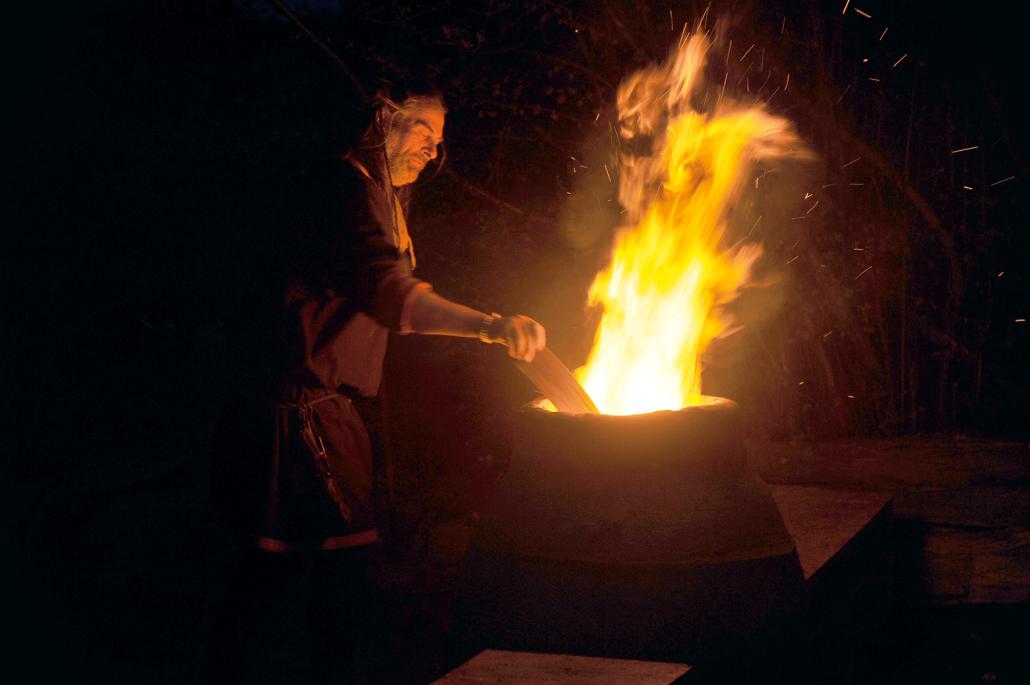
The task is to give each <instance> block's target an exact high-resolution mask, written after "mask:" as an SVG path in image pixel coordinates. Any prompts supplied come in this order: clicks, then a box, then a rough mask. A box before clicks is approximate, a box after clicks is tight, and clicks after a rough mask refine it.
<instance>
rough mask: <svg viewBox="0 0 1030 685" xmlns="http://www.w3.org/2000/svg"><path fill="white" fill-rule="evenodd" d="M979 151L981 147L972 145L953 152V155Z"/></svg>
mask: <svg viewBox="0 0 1030 685" xmlns="http://www.w3.org/2000/svg"><path fill="white" fill-rule="evenodd" d="M979 149H980V146H979V145H970V146H969V147H963V148H959V149H958V150H952V151H951V154H953V155H957V154H958V153H960V152H969V151H970V150H979Z"/></svg>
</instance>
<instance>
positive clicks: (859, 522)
mask: <svg viewBox="0 0 1030 685" xmlns="http://www.w3.org/2000/svg"><path fill="white" fill-rule="evenodd" d="M769 489H770V491H771V492H772V496H773V500H774V501H775V502H776V506H777V507H778V508H779V510H780V516H782V517H783V522H784V524H786V526H787V532H789V533H790V536H791V537H792V538H793V539H794V546H795V547H796V548H797V551H798V558H799V559H800V561H801V570H802V571H803V572H804V574H805V580H806V581H809V582H811V581H812V580H813V578H814V577H815V576H816V574H818V573H819V572H820V571H821V570H822V569H824V568H825V567H826V565H827V563H828V562H830V560H831V559H833V558H834V557H835V556H836V555H838V554H840V553H841V552H842V551H843V550H844V548H845V547H846V546H847V545H848V544H849V543H851V542H852V541H854V540H855V539H856V537H857V536H858V535H859V534H860V533H861V532H862V531H863V530H865V529H867V528H868V527H869V526H870V525H871V524H872V522H873V521H874V520H875V519H876V517H877V516H883V515H885V512H887V510H888V509H889V507H890V504H891V495H889V494H886V493H882V492H847V491H842V490H828V489H826V488H815V487H805V486H799V485H772V486H770V487H769Z"/></svg>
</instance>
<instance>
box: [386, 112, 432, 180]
mask: <svg viewBox="0 0 1030 685" xmlns="http://www.w3.org/2000/svg"><path fill="white" fill-rule="evenodd" d="M443 120H444V113H443V109H441V108H440V107H439V106H437V105H435V104H425V105H419V106H416V107H414V108H412V109H411V110H410V111H407V112H405V113H403V114H401V115H400V116H398V117H397V121H396V123H395V125H394V127H393V129H392V130H391V131H390V133H389V134H388V135H387V136H386V159H387V163H388V164H389V165H390V178H391V179H392V181H393V185H394V186H395V187H400V186H404V185H408V184H409V183H414V182H415V179H416V178H418V175H419V173H421V171H422V169H424V168H425V167H426V164H428V163H429V161H430V160H432V159H436V148H437V146H438V145H439V144H440V143H442V142H443Z"/></svg>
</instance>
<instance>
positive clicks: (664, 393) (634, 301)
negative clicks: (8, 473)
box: [576, 35, 799, 414]
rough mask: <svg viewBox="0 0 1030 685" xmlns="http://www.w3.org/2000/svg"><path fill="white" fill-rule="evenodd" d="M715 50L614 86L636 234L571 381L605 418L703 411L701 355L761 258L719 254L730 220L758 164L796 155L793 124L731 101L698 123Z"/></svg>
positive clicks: (616, 251) (752, 249)
mask: <svg viewBox="0 0 1030 685" xmlns="http://www.w3.org/2000/svg"><path fill="white" fill-rule="evenodd" d="M708 47H709V42H708V40H707V38H706V37H705V36H703V35H691V36H688V37H685V38H684V39H683V40H681V41H680V43H679V45H678V46H677V49H676V50H675V51H673V53H672V54H671V55H670V57H669V58H668V59H667V60H666V61H665V62H664V63H663V64H661V65H659V66H656V67H650V68H647V69H644V70H642V71H639V72H637V73H635V74H633V75H632V76H630V77H629V78H627V79H625V80H624V81H623V82H622V84H621V85H620V87H619V94H618V109H619V119H620V126H621V130H620V134H621V137H622V139H623V140H624V141H627V144H626V148H630V147H631V148H632V149H633V152H632V153H627V151H626V149H625V148H624V149H623V151H622V154H621V155H620V162H619V172H620V173H619V201H620V202H621V204H622V206H623V207H624V208H625V209H626V212H627V215H628V216H629V218H630V221H631V222H632V223H633V224H635V225H632V226H630V227H626V228H623V229H621V230H620V232H619V233H618V234H617V236H616V239H615V244H614V246H613V248H612V256H611V261H610V263H609V265H608V267H607V268H606V269H605V270H604V271H602V272H601V273H599V274H598V275H597V277H596V278H595V280H594V283H593V285H592V286H591V288H590V293H589V301H590V304H592V305H598V304H599V305H601V306H602V307H603V311H604V314H603V317H602V319H601V322H600V325H599V328H598V330H597V337H596V339H595V341H594V347H593V350H592V351H591V353H590V356H589V358H588V360H587V363H586V365H585V366H583V367H582V368H580V369H578V370H577V371H576V377H577V379H578V380H579V381H580V383H581V384H582V385H583V387H584V388H585V389H586V391H587V393H588V394H589V395H590V396H591V397H592V398H593V400H594V402H595V403H596V404H597V406H598V408H599V409H600V411H601V412H602V413H605V414H639V413H644V412H650V411H657V410H660V409H673V410H675V409H679V408H681V407H684V406H688V405H694V404H700V403H701V365H700V364H701V354H702V353H703V352H704V350H705V348H706V347H707V346H708V344H709V343H710V342H711V341H712V340H713V339H715V338H717V337H720V336H723V335H726V334H727V333H729V332H730V327H731V325H732V324H733V322H732V321H731V320H730V317H729V314H728V313H726V312H724V311H722V310H721V307H720V305H724V304H726V303H727V302H729V301H731V300H732V299H734V298H735V297H736V295H737V293H738V291H739V289H740V288H741V286H743V285H744V284H745V283H747V281H748V279H749V278H750V274H751V268H752V266H753V264H754V263H755V260H757V259H758V257H759V256H761V254H762V248H761V246H760V245H758V244H754V243H750V244H744V243H739V244H736V245H733V246H725V245H723V242H724V238H725V234H726V230H727V220H728V217H727V214H728V209H729V208H730V207H731V203H733V202H734V201H735V200H736V199H737V198H738V197H739V195H740V191H741V189H742V187H743V186H744V185H745V183H744V181H745V179H746V178H747V177H748V175H749V174H750V173H751V166H752V165H751V163H752V162H753V161H754V160H758V159H766V158H775V157H782V156H786V155H790V154H796V153H797V152H798V150H796V149H791V148H792V146H797V144H798V143H799V141H798V139H797V136H796V135H795V134H794V133H793V131H792V129H791V126H790V123H789V122H788V121H787V120H785V119H782V118H779V117H776V116H772V115H770V114H768V113H767V112H766V111H765V110H764V108H763V107H761V106H757V105H756V106H751V107H742V106H740V105H736V106H735V105H733V104H731V103H729V102H728V101H726V100H725V99H721V100H720V104H718V105H716V106H715V108H714V111H712V112H710V113H701V112H698V111H695V110H694V109H693V108H692V106H691V98H692V97H693V96H694V94H695V91H697V86H698V85H699V84H700V82H701V80H702V72H703V68H704V65H705V59H706V53H707V51H708Z"/></svg>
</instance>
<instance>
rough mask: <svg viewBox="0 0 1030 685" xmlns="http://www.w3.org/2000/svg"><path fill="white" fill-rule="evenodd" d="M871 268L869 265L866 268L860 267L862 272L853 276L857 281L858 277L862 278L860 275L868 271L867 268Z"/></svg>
mask: <svg viewBox="0 0 1030 685" xmlns="http://www.w3.org/2000/svg"><path fill="white" fill-rule="evenodd" d="M872 268H873V267H871V266H867V267H866V268H864V269H862V273H860V274H859V275H857V276H855V280H856V281H857V280H858V279H860V278H862V276H864V275H865V272H866V271H869V269H872Z"/></svg>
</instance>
